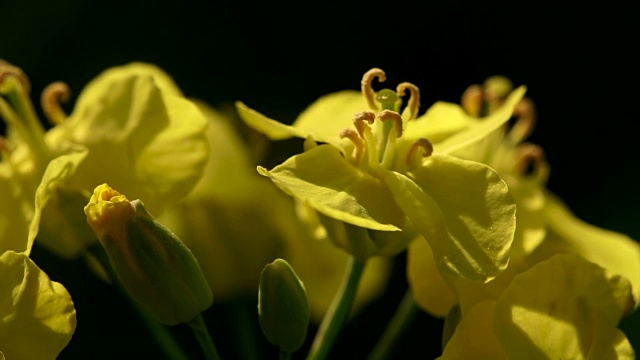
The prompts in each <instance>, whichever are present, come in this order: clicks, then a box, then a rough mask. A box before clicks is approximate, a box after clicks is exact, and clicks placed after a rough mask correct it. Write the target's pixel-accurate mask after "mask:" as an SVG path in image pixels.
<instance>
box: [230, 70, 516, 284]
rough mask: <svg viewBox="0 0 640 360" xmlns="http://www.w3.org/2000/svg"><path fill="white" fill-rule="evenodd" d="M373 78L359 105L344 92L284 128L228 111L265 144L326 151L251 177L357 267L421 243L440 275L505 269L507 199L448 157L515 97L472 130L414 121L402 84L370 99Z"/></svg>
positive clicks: (496, 185) (414, 98)
mask: <svg viewBox="0 0 640 360" xmlns="http://www.w3.org/2000/svg"><path fill="white" fill-rule="evenodd" d="M375 78H378V79H379V80H381V81H384V78H385V76H384V72H382V70H380V69H372V70H370V71H369V72H367V73H366V74H365V76H364V77H363V80H362V93H363V95H364V99H362V98H361V99H357V97H356V96H355V94H354V93H353V92H340V93H337V94H332V95H328V96H326V97H323V98H321V99H319V100H318V101H317V102H316V103H315V104H313V105H311V106H310V107H309V109H308V110H306V111H305V112H304V113H303V114H301V116H300V118H298V120H296V122H295V123H294V124H293V126H286V125H283V124H280V123H278V122H276V121H274V120H271V119H269V118H266V117H265V116H263V115H261V114H259V113H257V112H256V111H254V110H251V109H249V108H247V107H246V106H245V105H244V104H242V103H237V108H238V111H239V113H240V115H241V117H242V118H243V120H244V121H245V122H246V123H247V124H249V125H250V126H252V127H253V128H255V129H257V130H258V131H261V132H264V133H265V134H266V135H267V136H269V137H271V138H272V139H283V138H287V137H293V136H296V137H302V138H307V139H309V140H308V141H307V144H311V145H313V141H311V139H312V140H314V141H319V142H321V143H325V144H323V145H319V146H308V149H307V151H305V152H304V153H302V154H300V155H296V156H294V157H291V158H290V159H288V160H287V161H285V162H284V163H283V164H281V165H279V166H276V167H275V168H274V169H272V170H266V169H264V168H261V167H259V168H258V171H259V172H260V173H261V174H262V175H265V176H269V177H270V178H271V180H272V181H273V182H274V183H275V184H276V185H277V186H278V187H280V188H281V189H282V190H284V191H285V192H286V193H288V194H290V195H292V196H293V197H294V198H296V199H297V200H298V201H301V202H303V203H305V204H308V205H309V206H311V207H312V208H313V209H315V210H316V211H317V212H318V213H320V219H321V221H322V222H323V225H324V226H325V228H326V230H327V232H328V234H329V237H330V238H331V239H332V240H333V241H334V242H335V243H336V244H337V245H338V246H340V247H342V248H344V249H346V250H347V251H348V252H349V253H351V254H352V255H353V256H354V257H356V258H357V259H359V260H364V259H367V258H368V257H370V256H373V255H394V254H397V253H398V252H400V251H403V250H404V249H405V248H406V245H407V244H408V243H409V242H410V241H411V240H413V239H414V238H415V235H416V234H420V235H422V236H423V237H424V238H425V239H426V240H427V241H428V242H429V245H430V247H431V249H432V250H433V252H434V253H435V254H436V258H437V259H438V261H437V264H438V267H439V269H440V270H441V271H443V272H446V273H450V274H455V275H457V276H461V277H464V278H469V279H474V280H480V281H489V280H491V279H492V278H493V277H495V276H496V275H497V274H498V273H499V272H500V271H501V270H503V269H504V268H505V267H506V265H507V261H508V252H509V246H510V244H511V241H512V238H513V231H514V228H515V217H514V215H515V206H514V204H513V199H512V198H511V196H510V194H509V193H508V191H507V186H506V184H505V183H504V182H503V181H502V180H501V179H500V177H499V176H498V175H497V174H496V173H495V171H493V170H492V169H491V168H489V167H488V166H486V165H483V164H480V163H478V162H473V161H467V160H462V159H459V158H457V157H454V156H451V155H450V153H452V152H454V151H456V150H458V149H461V148H464V147H466V146H469V145H471V144H474V143H476V142H478V141H480V140H481V139H483V138H484V137H486V136H487V135H488V134H490V133H491V132H492V131H494V130H495V129H497V128H498V127H500V125H502V124H503V123H504V122H506V121H507V120H508V119H509V117H510V116H511V113H512V111H513V108H514V106H515V104H516V103H518V102H519V100H520V98H521V97H522V95H523V94H524V88H520V89H518V90H516V91H514V92H513V93H512V94H511V95H510V97H509V99H508V100H507V101H506V105H505V106H503V107H501V109H500V110H498V111H497V112H496V113H495V114H493V115H492V116H491V117H489V118H488V119H486V121H484V122H482V123H476V122H474V121H473V119H472V118H471V117H470V116H468V115H465V114H464V113H463V112H458V113H455V110H452V109H451V108H450V107H447V106H444V107H443V106H441V105H438V106H434V108H432V109H430V110H429V111H427V113H426V114H425V115H423V116H421V117H419V118H418V117H417V113H418V108H419V91H418V89H417V87H415V86H414V85H412V84H409V83H402V84H400V85H398V88H397V90H396V91H393V90H389V89H383V90H381V91H379V92H377V93H375V92H374V91H373V90H372V88H371V82H372V81H373V79H375ZM407 90H408V91H409V92H410V93H411V96H410V98H409V100H408V105H407V107H406V108H405V109H404V111H402V115H400V104H401V101H400V97H401V96H402V95H404V93H405V92H406V91H407ZM366 106H368V107H369V108H370V109H371V110H373V111H368V110H366V108H365V107H366ZM363 110H365V111H363ZM355 111H357V112H356V113H355V115H353V112H355ZM452 115H453V116H452ZM447 119H451V120H450V121H447ZM427 139H428V140H427ZM400 230H403V231H402V232H401V233H397V232H398V231H400ZM393 232H396V233H395V234H394V233H393Z"/></svg>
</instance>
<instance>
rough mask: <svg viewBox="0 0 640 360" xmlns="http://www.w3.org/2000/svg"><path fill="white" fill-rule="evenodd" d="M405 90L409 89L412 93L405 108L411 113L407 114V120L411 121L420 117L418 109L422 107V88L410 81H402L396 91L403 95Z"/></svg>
mask: <svg viewBox="0 0 640 360" xmlns="http://www.w3.org/2000/svg"><path fill="white" fill-rule="evenodd" d="M405 90H409V94H410V95H409V101H408V102H407V108H406V109H405V110H408V111H409V115H408V116H407V121H409V120H413V119H415V118H417V117H418V109H420V89H418V87H417V86H415V85H413V84H412V83H408V82H403V83H400V84H398V86H397V87H396V92H397V93H398V95H399V96H401V97H402V96H404V92H405ZM398 136H399V135H398Z"/></svg>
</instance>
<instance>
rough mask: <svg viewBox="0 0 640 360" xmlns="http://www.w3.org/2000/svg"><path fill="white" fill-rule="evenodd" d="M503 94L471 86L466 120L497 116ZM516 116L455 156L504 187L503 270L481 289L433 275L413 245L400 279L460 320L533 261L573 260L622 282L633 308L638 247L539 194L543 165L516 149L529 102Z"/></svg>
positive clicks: (432, 308)
mask: <svg viewBox="0 0 640 360" xmlns="http://www.w3.org/2000/svg"><path fill="white" fill-rule="evenodd" d="M505 82H506V85H505ZM509 88H510V83H509V82H508V80H506V79H504V78H492V79H490V80H489V81H488V82H487V85H485V88H484V89H482V88H480V87H470V88H469V90H467V92H466V93H465V96H464V97H463V105H464V106H465V109H466V110H467V111H468V112H469V113H470V114H474V113H475V111H476V110H474V109H479V108H488V109H491V108H493V109H496V108H498V107H499V104H500V102H501V101H502V98H503V97H504V94H505V93H506V92H507V91H508V89H509ZM505 89H507V90H505ZM474 104H475V105H474ZM478 104H481V105H478ZM482 104H484V105H482ZM516 117H517V121H516V122H515V124H514V125H513V126H512V127H511V128H509V129H507V128H505V129H502V130H501V131H498V132H495V133H493V134H491V136H489V137H487V138H486V139H485V141H484V142H482V143H478V144H476V145H475V146H473V147H468V148H466V149H461V151H457V152H456V153H455V155H458V156H462V157H465V158H471V159H475V160H478V161H483V162H485V163H486V164H487V165H489V166H491V167H492V168H494V169H495V170H496V171H498V173H499V174H500V176H501V177H502V178H503V179H504V180H505V181H506V182H507V184H508V186H509V191H510V192H511V193H512V194H513V196H514V198H515V201H516V206H517V218H516V220H517V226H516V233H515V237H514V241H513V244H512V251H511V260H510V264H509V267H508V268H507V269H506V270H505V271H504V272H503V273H502V274H500V275H499V276H498V277H497V278H496V279H495V280H494V281H492V282H491V283H488V284H477V283H472V282H469V281H464V280H462V279H447V278H443V277H442V276H441V275H440V274H438V273H437V272H435V271H433V268H434V262H435V260H434V259H433V256H432V255H431V254H430V253H429V252H428V251H425V249H424V246H423V245H422V244H420V243H419V242H414V243H412V244H411V250H412V251H410V254H409V255H410V257H409V260H408V269H407V273H408V276H409V283H410V285H411V287H412V291H413V294H414V296H415V298H416V300H417V302H418V304H419V305H420V307H421V308H422V309H424V310H425V311H427V312H429V313H431V314H433V315H436V316H440V317H444V316H445V315H446V314H447V312H448V311H449V309H451V307H452V306H454V305H455V304H459V305H460V307H461V311H462V314H463V315H465V314H466V313H468V312H469V311H470V309H472V308H473V307H474V306H475V305H476V304H478V303H480V302H483V301H495V300H496V299H497V298H498V297H499V296H500V295H501V294H502V292H503V291H504V289H506V288H507V287H508V286H509V284H510V282H511V280H512V279H513V277H514V276H516V275H517V274H519V273H521V272H523V271H526V270H527V269H529V268H530V267H531V266H533V265H535V264H537V263H538V262H540V261H542V260H544V259H547V258H549V257H551V256H553V255H554V254H557V253H575V254H578V255H581V256H582V257H584V258H585V259H586V260H588V261H590V262H593V263H595V264H597V265H599V266H601V267H603V268H605V269H606V270H607V271H608V272H610V273H612V274H614V275H618V276H622V277H624V278H625V279H627V280H628V281H629V282H630V283H631V288H632V295H633V296H632V297H631V298H630V299H629V300H630V302H633V303H635V307H637V305H638V302H639V299H640V245H638V243H637V242H635V241H633V240H632V239H630V238H629V237H628V236H626V235H623V234H619V233H616V232H613V231H608V230H604V229H600V228H598V227H595V226H593V225H590V224H587V223H585V222H583V221H581V220H580V219H578V218H576V217H575V216H574V215H573V214H572V213H571V212H570V210H569V209H568V208H567V207H566V205H564V204H563V203H562V202H561V200H560V199H558V198H557V197H556V196H555V195H553V194H552V193H550V192H549V191H548V190H547V189H546V188H545V184H546V181H547V178H548V174H549V165H548V164H547V163H546V161H545V159H544V154H543V151H542V149H541V148H540V147H538V146H536V145H533V144H529V143H524V142H523V141H524V140H525V139H526V137H527V136H528V135H529V134H530V133H531V131H532V130H533V125H534V122H535V113H534V109H533V104H532V103H531V101H530V100H529V99H524V100H523V102H521V103H520V104H518V106H517V107H516ZM476 121H482V120H476ZM435 294H438V296H437V297H436V296H435Z"/></svg>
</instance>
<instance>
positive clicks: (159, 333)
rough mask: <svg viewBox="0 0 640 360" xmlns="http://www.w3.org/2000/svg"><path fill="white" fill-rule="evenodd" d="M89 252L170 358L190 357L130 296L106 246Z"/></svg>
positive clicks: (183, 358)
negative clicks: (105, 248)
mask: <svg viewBox="0 0 640 360" xmlns="http://www.w3.org/2000/svg"><path fill="white" fill-rule="evenodd" d="M88 251H89V253H91V254H92V255H93V256H94V257H95V258H96V259H97V260H98V261H99V262H100V265H102V267H103V268H104V269H105V270H106V271H107V274H108V275H109V278H110V279H111V282H112V283H113V284H114V285H115V286H116V287H117V288H118V290H120V292H121V293H122V294H123V295H124V297H125V298H126V299H127V300H128V301H129V303H130V304H131V306H132V307H133V308H134V309H135V310H136V312H137V313H138V316H139V317H140V319H141V320H142V322H143V323H144V325H145V326H146V328H147V331H149V333H150V334H151V337H152V338H153V339H154V340H155V342H156V344H157V345H158V346H159V347H160V348H161V349H162V351H163V352H164V354H165V355H166V356H167V358H169V359H170V360H188V359H189V357H188V356H187V355H186V354H185V353H184V351H183V350H182V348H181V347H180V344H178V343H177V342H176V340H175V339H174V338H173V336H172V335H171V333H170V332H169V330H168V329H167V328H166V327H165V326H163V325H162V324H160V323H159V322H158V321H157V320H156V319H154V318H153V317H152V316H151V315H149V314H148V313H147V312H146V311H145V310H144V309H142V308H140V306H138V304H137V303H136V302H135V301H134V300H133V299H132V298H131V296H129V294H128V293H127V291H126V290H125V289H124V287H123V286H122V284H121V283H120V281H119V280H118V274H116V272H115V271H114V270H113V268H112V267H111V263H110V262H109V257H108V256H107V253H106V252H105V251H104V248H103V247H102V246H100V245H95V246H91V247H89V250H88Z"/></svg>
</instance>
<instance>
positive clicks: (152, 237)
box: [84, 184, 213, 325]
mask: <svg viewBox="0 0 640 360" xmlns="http://www.w3.org/2000/svg"><path fill="white" fill-rule="evenodd" d="M84 212H85V214H86V215H87V221H88V223H89V225H90V226H91V228H92V229H93V231H94V232H95V233H96V235H97V237H98V240H100V243H101V244H102V246H103V247H104V249H105V250H106V252H107V255H108V256H109V262H110V263H111V266H112V267H113V269H114V270H115V272H116V274H117V275H118V278H119V280H120V282H121V283H122V285H123V287H124V288H125V290H126V291H127V292H128V293H129V294H130V295H131V297H132V298H133V299H134V300H135V301H137V302H138V303H139V304H140V305H141V306H142V307H143V308H144V309H146V310H147V311H148V312H149V313H150V314H151V315H153V316H154V317H155V318H156V319H157V320H158V321H159V322H161V323H163V324H165V325H176V324H179V323H183V322H189V321H191V320H193V319H194V318H195V317H196V316H197V315H199V314H200V313H201V312H202V311H204V310H206V309H207V308H208V307H209V306H211V303H212V302H213V295H212V293H211V289H210V288H209V284H208V283H207V281H206V279H205V277H204V274H203V273H202V269H201V268H200V264H199V263H198V261H197V260H196V258H195V257H194V256H193V254H192V253H191V251H190V250H189V248H187V247H186V245H184V243H182V241H180V239H178V237H177V236H175V235H174V234H173V233H172V232H171V231H169V230H168V229H167V228H165V227H164V226H162V225H161V224H160V223H158V222H157V221H156V220H155V219H154V218H153V216H151V214H149V213H148V212H147V210H146V209H145V208H144V205H143V204H142V202H141V201H140V200H134V201H129V200H127V198H126V197H125V196H124V195H121V194H120V193H118V192H117V191H115V190H113V189H112V188H111V187H109V185H107V184H103V185H100V186H98V187H96V189H95V190H94V194H93V196H92V197H91V199H90V200H89V204H87V206H85V208H84Z"/></svg>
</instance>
